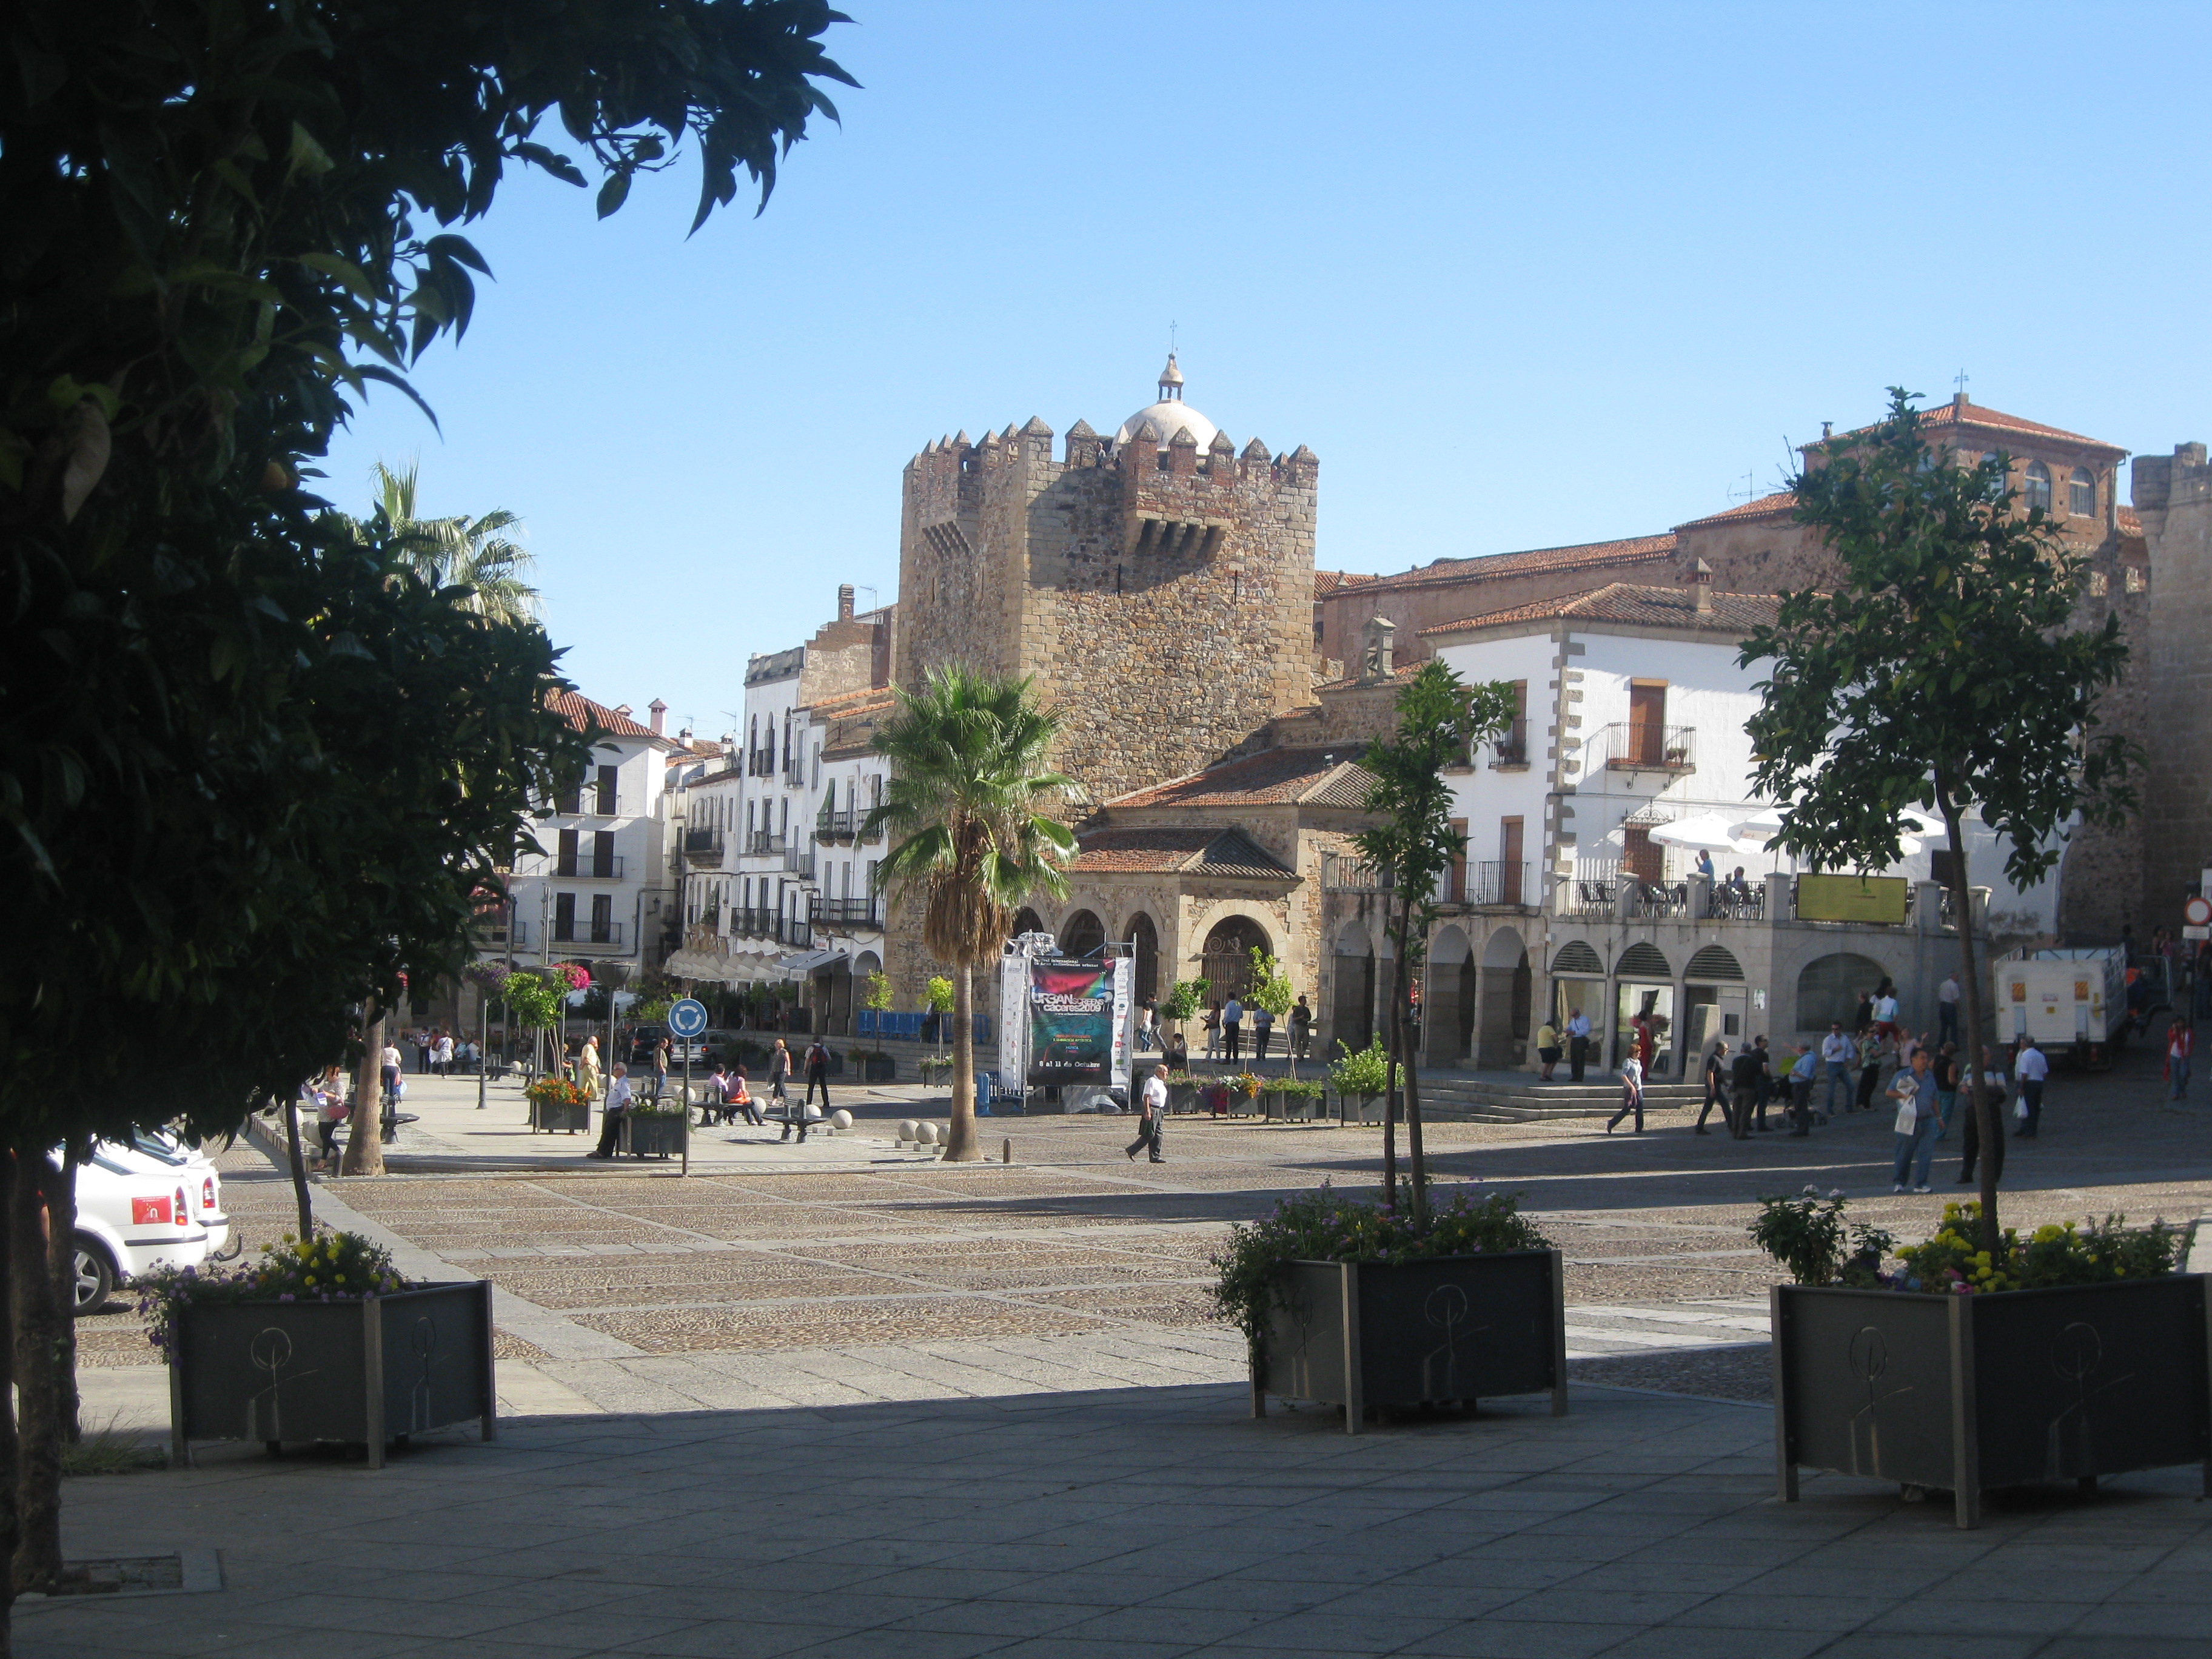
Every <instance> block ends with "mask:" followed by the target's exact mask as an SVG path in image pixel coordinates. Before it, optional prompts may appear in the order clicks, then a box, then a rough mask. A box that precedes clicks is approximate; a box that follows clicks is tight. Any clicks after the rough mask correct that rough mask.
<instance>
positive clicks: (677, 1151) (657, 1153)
mask: <svg viewBox="0 0 2212 1659" xmlns="http://www.w3.org/2000/svg"><path fill="white" fill-rule="evenodd" d="M689 1128H690V1113H689V1112H624V1113H623V1114H622V1124H621V1127H619V1128H618V1129H617V1131H616V1135H615V1146H616V1148H617V1151H620V1152H631V1153H635V1155H636V1156H638V1157H640V1158H681V1157H683V1156H684V1152H686V1151H687V1150H688V1147H687V1142H688V1140H689V1139H690V1137H689V1136H688V1135H687V1134H686V1133H685V1132H686V1131H687V1130H688V1129H689Z"/></svg>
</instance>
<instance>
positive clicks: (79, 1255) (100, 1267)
mask: <svg viewBox="0 0 2212 1659" xmlns="http://www.w3.org/2000/svg"><path fill="white" fill-rule="evenodd" d="M114 1294H115V1267H114V1264H113V1263H112V1262H111V1261H108V1259H107V1252H106V1250H103V1249H100V1245H99V1243H98V1242H97V1241H96V1240H94V1239H93V1238H92V1237H89V1236H88V1235H87V1234H84V1233H79V1234H78V1235H77V1236H76V1306H75V1307H74V1308H73V1309H71V1310H70V1311H71V1312H72V1313H73V1314H74V1315H75V1316H76V1317H78V1318H80V1319H81V1318H82V1317H83V1316H85V1315H87V1314H94V1313H98V1312H99V1311H100V1310H101V1309H102V1308H104V1307H106V1305H107V1303H108V1299H109V1298H110V1297H112V1296H113V1295H114Z"/></svg>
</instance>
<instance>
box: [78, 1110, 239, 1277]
mask: <svg viewBox="0 0 2212 1659" xmlns="http://www.w3.org/2000/svg"><path fill="white" fill-rule="evenodd" d="M103 1144H106V1143H103ZM112 1150H113V1151H116V1152H124V1151H126V1150H127V1151H129V1152H134V1153H136V1154H137V1155H138V1156H139V1157H140V1158H145V1159H148V1160H149V1161H151V1162H152V1163H155V1164H161V1165H162V1166H163V1167H165V1168H167V1169H172V1170H179V1171H182V1172H185V1173H187V1174H189V1175H190V1176H191V1179H190V1180H189V1181H187V1182H185V1196H186V1197H187V1198H188V1199H190V1200H191V1207H192V1213H193V1214H195V1215H196V1216H197V1217H198V1218H199V1221H200V1225H202V1226H204V1227H205V1228H206V1229H207V1235H208V1247H207V1253H208V1260H209V1261H229V1260H231V1259H232V1258H233V1257H234V1256H236V1255H238V1254H239V1253H240V1250H242V1249H244V1248H245V1241H244V1240H243V1239H241V1240H240V1241H239V1243H238V1246H237V1247H236V1248H230V1218H229V1217H228V1215H226V1214H224V1213H223V1208H222V1176H220V1175H218V1174H216V1167H215V1160H214V1159H213V1158H210V1157H209V1156H208V1155H207V1154H206V1153H205V1152H202V1151H200V1149H199V1148H198V1147H197V1146H188V1145H186V1144H185V1142H184V1141H181V1140H179V1139H177V1137H176V1136H174V1135H173V1134H171V1133H169V1132H168V1131H167V1129H139V1130H137V1131H135V1132H134V1133H132V1135H131V1145H130V1146H129V1147H128V1148H127V1149H126V1148H123V1147H120V1146H115V1147H112ZM127 1161H128V1160H127V1159H126V1162H127Z"/></svg>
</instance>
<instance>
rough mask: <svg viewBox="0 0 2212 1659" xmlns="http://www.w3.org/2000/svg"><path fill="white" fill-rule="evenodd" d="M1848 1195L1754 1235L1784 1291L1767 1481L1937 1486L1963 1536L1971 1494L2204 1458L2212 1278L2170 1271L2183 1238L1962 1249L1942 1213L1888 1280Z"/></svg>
mask: <svg viewBox="0 0 2212 1659" xmlns="http://www.w3.org/2000/svg"><path fill="white" fill-rule="evenodd" d="M1843 1212H1844V1200H1842V1198H1841V1196H1840V1195H1838V1194H1831V1195H1830V1197H1829V1198H1828V1200H1826V1203H1825V1204H1823V1203H1822V1202H1821V1201H1820V1200H1819V1199H1818V1198H1817V1196H1816V1195H1814V1194H1812V1193H1811V1192H1810V1189H1808V1193H1807V1194H1806V1195H1805V1196H1804V1197H1802V1198H1799V1199H1793V1200H1767V1201H1766V1202H1765V1206H1764V1207H1763V1210H1762V1213H1761V1215H1760V1218H1759V1220H1758V1221H1757V1222H1754V1223H1753V1228H1752V1232H1753V1237H1754V1238H1757V1239H1758V1240H1759V1243H1762V1244H1764V1245H1765V1246H1766V1248H1767V1249H1769V1250H1770V1251H1771V1252H1773V1253H1774V1254H1776V1255H1777V1256H1778V1259H1780V1260H1783V1261H1785V1262H1786V1264H1787V1265H1789V1266H1790V1269H1791V1273H1792V1275H1793V1277H1794V1278H1795V1279H1796V1281H1797V1282H1796V1283H1795V1284H1791V1285H1776V1286H1774V1288H1773V1290H1772V1291H1771V1304H1770V1318H1771V1329H1772V1333H1773V1336H1772V1359H1773V1366H1774V1408H1775V1417H1776V1423H1775V1458H1776V1484H1777V1486H1778V1490H1779V1492H1780V1494H1781V1496H1782V1497H1783V1498H1784V1500H1786V1501H1787V1500H1795V1499H1796V1497H1797V1471H1798V1469H1799V1468H1801V1467H1809V1468H1820V1469H1828V1470H1832V1471H1834V1472H1836V1473H1838V1474H1856V1475H1867V1476H1873V1477H1875V1478H1878V1479H1881V1480H1896V1481H1899V1482H1900V1483H1902V1484H1903V1485H1905V1486H1910V1487H1922V1488H1929V1489H1936V1490H1943V1491H1948V1492H1950V1493H1951V1494H1952V1497H1953V1504H1954V1518H1955V1520H1956V1521H1957V1523H1958V1524H1959V1525H1960V1526H1961V1527H1973V1526H1978V1524H1980V1518H1981V1498H1982V1494H1983V1492H1985V1491H1987V1490H1989V1489H1991V1488H1994V1487H2001V1486H2021V1485H2026V1484H2028V1483H2031V1482H2036V1481H2051V1480H2074V1481H2076V1482H2077V1483H2079V1484H2081V1486H2083V1487H2084V1488H2085V1489H2087V1488H2090V1487H2093V1486H2094V1485H2095V1483H2096V1481H2097V1480H2098V1479H2099V1478H2100V1476H2104V1475H2109V1474H2124V1473H2126V1472H2128V1471H2130V1470H2136V1469H2148V1468H2166V1467H2169V1466H2172V1465H2173V1464H2177V1463H2203V1462H2207V1461H2208V1460H2212V1381H2208V1376H2212V1368H2208V1358H2209V1357H2212V1356H2208V1344H2207V1340H2206V1332H2207V1328H2208V1324H2212V1281H2208V1280H2207V1279H2205V1278H2204V1277H2203V1276H2202V1275H2197V1274H2189V1273H2178V1272H2176V1271H2175V1268H2176V1267H2177V1266H2178V1265H2179V1262H2180V1261H2182V1260H2184V1259H2185V1256H2186V1254H2187V1250H2188V1246H2189V1241H2190V1233H2191V1229H2187V1228H2175V1227H2170V1226H2167V1225H2165V1224H2163V1223H2154V1224H2153V1225H2150V1226H2148V1227H2146V1228H2137V1229H2132V1230H2130V1229H2129V1228H2127V1227H2125V1226H2124V1225H2122V1218H2120V1217H2118V1216H2107V1217H2106V1218H2105V1219H2104V1220H2103V1221H2102V1222H2096V1221H2092V1222H2089V1223H2087V1225H2081V1226H2075V1225H2068V1226H2063V1227H2061V1226H2050V1227H2043V1228H2039V1229H2038V1230H2037V1231H2035V1233H2034V1234H2033V1236H2032V1237H2029V1238H2027V1239H2025V1240H2023V1239H2021V1237H2020V1236H2019V1234H2018V1232H2017V1231H2012V1230H2008V1231H2007V1232H2006V1233H2005V1234H2004V1236H2003V1238H2002V1241H2001V1243H2000V1245H1999V1248H1998V1249H1996V1250H1993V1251H1984V1250H1981V1249H1978V1248H1977V1239H1976V1234H1977V1233H1978V1224H1979V1206H1978V1205H1973V1204H1952V1205H1947V1206H1945V1207H1944V1212H1943V1221H1942V1225H1941V1226H1940V1227H1939V1228H1938V1229H1937V1231H1936V1234H1935V1236H1934V1237H1931V1238H1930V1239H1929V1241H1928V1242H1927V1243H1924V1244H1921V1245H1917V1246H1913V1247H1909V1248H1907V1249H1903V1250H1900V1251H1899V1252H1898V1253H1897V1259H1898V1261H1899V1263H1900V1264H1901V1266H1900V1267H1898V1268H1896V1269H1894V1270H1885V1268H1884V1266H1883V1261H1884V1259H1885V1255H1886V1252H1887V1247H1888V1244H1889V1242H1890V1241H1889V1239H1888V1237H1887V1235H1886V1234H1883V1233H1881V1232H1880V1231H1878V1230H1875V1229H1870V1228H1857V1229H1854V1230H1852V1236H1851V1240H1850V1243H1851V1245H1852V1246H1853V1248H1845V1247H1844V1219H1843Z"/></svg>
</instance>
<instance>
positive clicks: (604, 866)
mask: <svg viewBox="0 0 2212 1659" xmlns="http://www.w3.org/2000/svg"><path fill="white" fill-rule="evenodd" d="M553 873H554V874H555V875H556V876H557V877H559V878H561V879H562V880H563V881H620V880H621V879H622V878H623V861H622V860H621V859H620V858H619V857H618V856H617V855H616V854H612V853H610V854H606V855H605V857H603V858H595V857H593V856H592V854H589V853H576V854H560V855H556V857H555V859H554V860H553Z"/></svg>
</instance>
